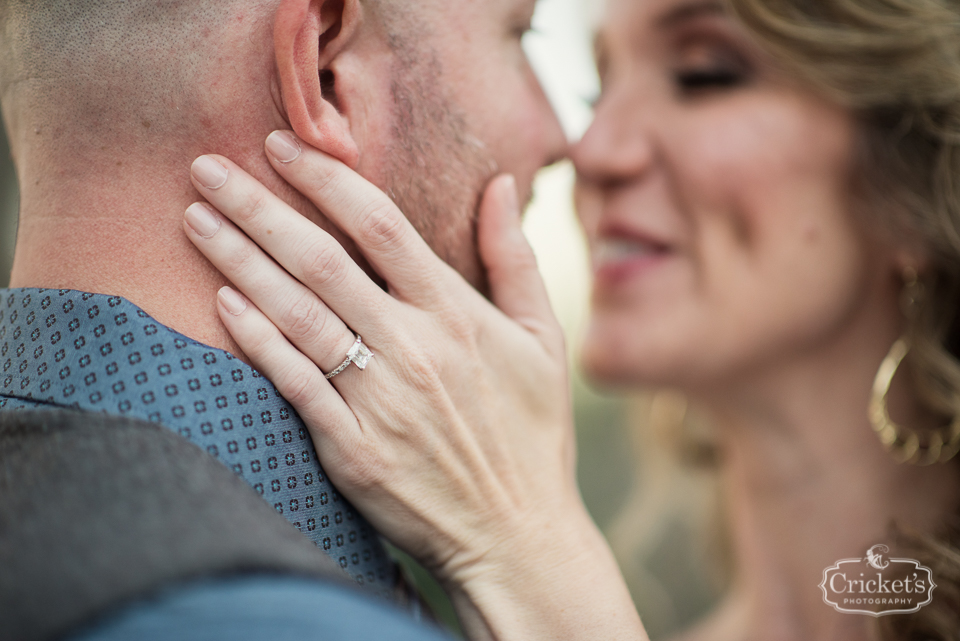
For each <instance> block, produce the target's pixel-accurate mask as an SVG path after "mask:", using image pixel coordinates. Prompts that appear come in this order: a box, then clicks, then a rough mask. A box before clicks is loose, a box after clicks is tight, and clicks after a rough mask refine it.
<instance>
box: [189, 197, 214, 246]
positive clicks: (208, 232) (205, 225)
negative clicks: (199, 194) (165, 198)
mask: <svg viewBox="0 0 960 641" xmlns="http://www.w3.org/2000/svg"><path fill="white" fill-rule="evenodd" d="M183 218H184V220H186V221H187V224H188V225H190V227H191V228H192V229H193V231H195V232H197V233H198V234H199V235H200V236H202V237H203V238H213V236H214V235H215V234H216V233H217V232H218V231H220V217H219V216H217V214H216V212H214V211H213V208H212V207H210V206H209V205H207V204H205V203H193V204H192V205H190V206H189V207H187V211H186V212H185V213H184V214H183Z"/></svg>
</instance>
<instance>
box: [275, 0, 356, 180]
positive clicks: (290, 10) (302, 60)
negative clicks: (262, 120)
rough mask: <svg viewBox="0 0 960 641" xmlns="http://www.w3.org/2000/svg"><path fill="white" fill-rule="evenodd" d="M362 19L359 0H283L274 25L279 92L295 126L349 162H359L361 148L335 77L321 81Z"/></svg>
mask: <svg viewBox="0 0 960 641" xmlns="http://www.w3.org/2000/svg"><path fill="white" fill-rule="evenodd" d="M359 22H360V0H282V2H281V3H280V6H279V7H278V8H277V14H276V24H275V26H274V30H273V41H274V49H275V52H276V57H277V67H278V70H279V75H280V92H281V94H282V96H283V105H284V108H285V109H286V112H287V118H288V119H289V120H290V125H291V127H292V128H293V130H294V131H295V132H296V134H297V135H298V136H300V138H301V139H303V140H304V141H305V142H307V143H309V144H311V145H313V146H314V147H316V148H318V149H320V150H321V151H324V152H326V153H328V154H330V155H331V156H335V157H336V158H339V159H340V160H342V161H343V162H344V163H346V164H347V165H348V166H350V167H356V165H357V162H358V161H359V159H360V151H359V150H358V149H357V143H356V141H354V139H353V136H352V135H351V133H350V127H349V125H348V123H347V121H346V119H345V118H344V117H343V116H341V115H340V113H339V112H338V111H337V107H336V104H337V98H336V96H335V95H334V94H333V91H334V83H333V82H329V81H326V82H321V73H324V74H328V73H330V72H329V71H328V68H329V67H330V65H331V64H332V63H333V61H334V60H335V59H336V57H337V55H338V54H339V53H340V52H341V51H342V50H343V48H344V46H345V45H346V44H347V42H349V40H350V38H351V37H352V36H353V34H354V32H355V31H356V29H357V26H358V24H359ZM333 80H334V82H335V78H334V79H333ZM324 89H326V91H327V93H328V94H329V95H324Z"/></svg>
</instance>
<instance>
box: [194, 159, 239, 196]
mask: <svg viewBox="0 0 960 641" xmlns="http://www.w3.org/2000/svg"><path fill="white" fill-rule="evenodd" d="M190 171H191V172H193V177H194V178H196V179H197V182H199V183H200V184H201V185H203V186H204V187H206V188H207V189H220V188H221V187H223V186H224V185H225V184H226V182H227V176H229V175H230V174H229V172H227V168H226V167H224V166H223V165H221V164H220V163H218V162H217V161H216V160H214V159H213V158H211V157H210V156H200V157H199V158H197V159H196V160H194V161H193V167H191V168H190Z"/></svg>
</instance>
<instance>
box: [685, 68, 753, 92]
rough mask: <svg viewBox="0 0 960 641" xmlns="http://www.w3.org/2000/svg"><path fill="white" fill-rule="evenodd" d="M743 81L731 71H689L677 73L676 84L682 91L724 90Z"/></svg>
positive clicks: (741, 75) (739, 73) (741, 76)
mask: <svg viewBox="0 0 960 641" xmlns="http://www.w3.org/2000/svg"><path fill="white" fill-rule="evenodd" d="M743 81H744V75H743V74H742V73H741V72H739V71H734V70H731V69H691V70H688V71H680V72H678V73H677V84H679V85H680V88H681V89H683V90H684V91H698V90H702V89H725V88H729V87H735V86H737V85H739V84H741V83H743Z"/></svg>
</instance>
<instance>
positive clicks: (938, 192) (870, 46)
mask: <svg viewBox="0 0 960 641" xmlns="http://www.w3.org/2000/svg"><path fill="white" fill-rule="evenodd" d="M728 1H729V3H730V6H731V8H732V10H733V13H734V15H735V16H736V17H738V18H739V19H740V20H741V21H742V22H743V24H744V25H746V27H747V28H748V30H749V31H751V32H752V33H753V34H754V35H755V37H756V38H757V39H758V40H759V41H760V43H761V45H763V46H764V47H765V48H766V49H767V50H768V51H770V52H772V53H773V54H774V55H775V57H776V58H777V59H778V60H779V62H780V63H781V64H783V65H784V66H786V67H787V68H788V69H789V70H792V71H793V72H794V73H795V74H796V75H797V76H798V77H800V78H801V79H803V80H805V81H807V82H808V83H810V84H812V85H813V86H814V87H815V89H817V90H818V91H820V92H821V93H823V94H825V95H826V96H828V97H829V98H831V99H833V100H835V101H836V102H838V103H839V104H841V105H844V106H846V107H848V108H850V109H851V110H852V111H853V113H854V114H855V115H856V116H857V119H858V121H859V123H860V125H861V126H860V131H861V143H862V144H861V146H860V149H859V154H860V157H859V161H860V162H859V169H860V171H859V172H858V175H857V177H856V180H855V185H854V191H855V193H856V197H857V201H858V202H859V203H860V204H861V205H863V207H862V209H863V212H862V213H863V214H867V213H872V214H873V218H872V219H867V222H868V224H871V227H873V228H875V229H879V230H881V231H884V232H886V233H893V234H897V235H898V236H900V237H906V238H909V239H912V240H913V241H914V242H915V243H916V246H917V247H918V248H920V249H921V250H922V252H923V253H924V254H925V256H926V257H927V259H928V261H929V262H928V264H927V265H925V266H924V269H923V271H922V272H921V276H920V281H921V283H922V285H923V290H924V295H923V297H922V298H921V299H920V300H919V301H918V309H917V311H916V314H915V315H913V317H912V318H911V319H910V322H909V326H908V333H909V334H910V338H911V342H912V343H913V346H914V347H913V353H912V364H913V368H914V371H915V374H916V379H917V381H918V383H919V384H918V385H917V391H918V394H919V395H920V397H921V400H922V401H924V402H925V403H926V404H927V405H929V406H930V407H931V409H934V410H936V411H939V412H940V413H943V414H945V415H948V416H954V415H957V414H960V364H958V361H957V358H956V356H957V353H958V348H960V323H958V319H957V297H958V294H960V0H728ZM878 213H879V214H880V215H879V216H878V215H877V214H878ZM951 464H954V463H951ZM955 520H956V519H955ZM949 526H952V524H949V525H948V527H949ZM933 534H935V536H931V533H912V532H907V531H906V530H903V529H901V530H898V531H897V539H898V540H899V545H900V547H901V548H902V549H903V550H904V551H906V550H909V551H910V552H911V553H912V554H914V555H915V557H916V558H918V559H919V560H921V561H923V562H925V563H926V564H929V565H930V566H931V567H932V568H935V569H934V571H935V573H936V576H937V577H938V578H937V580H938V585H939V587H938V588H937V590H936V591H935V593H934V602H933V604H931V605H930V606H927V607H926V608H923V609H921V610H920V611H919V612H918V613H916V614H915V615H911V616H898V617H884V618H883V619H882V620H880V622H879V623H878V625H877V630H878V632H879V633H880V636H881V637H882V638H889V639H914V638H916V639H921V638H922V639H931V638H933V639H960V603H958V601H960V597H958V595H960V553H958V543H960V538H958V535H957V533H956V529H953V530H952V531H948V530H945V531H944V532H938V533H933Z"/></svg>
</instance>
